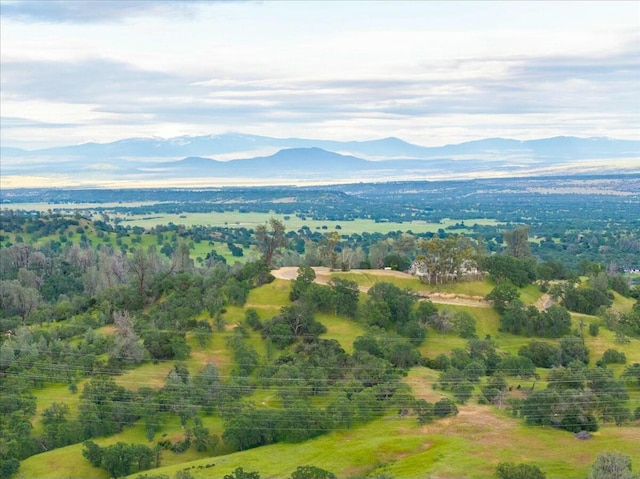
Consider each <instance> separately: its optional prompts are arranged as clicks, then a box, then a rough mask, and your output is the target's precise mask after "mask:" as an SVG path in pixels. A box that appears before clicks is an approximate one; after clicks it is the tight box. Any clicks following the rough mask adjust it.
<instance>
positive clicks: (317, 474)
mask: <svg viewBox="0 0 640 479" xmlns="http://www.w3.org/2000/svg"><path fill="white" fill-rule="evenodd" d="M291 479H337V478H336V475H335V474H334V473H332V472H329V471H326V470H324V469H321V468H319V467H317V466H298V467H297V468H296V470H295V471H293V473H291Z"/></svg>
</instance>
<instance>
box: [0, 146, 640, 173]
mask: <svg viewBox="0 0 640 479" xmlns="http://www.w3.org/2000/svg"><path fill="white" fill-rule="evenodd" d="M288 145H294V146H288ZM216 152H217V153H216ZM230 152H234V154H233V157H232V158H229V153H230ZM1 155H2V156H1V158H2V175H3V185H9V186H13V185H15V184H22V183H25V182H26V181H27V180H29V181H32V179H33V178H36V179H37V178H40V179H39V180H38V181H40V182H41V183H43V184H44V185H47V184H49V181H50V180H52V179H59V180H60V181H61V182H63V183H65V182H66V184H84V185H86V184H95V185H104V184H115V183H118V182H120V183H124V182H130V183H136V182H138V183H140V182H143V183H144V182H147V183H150V184H153V183H154V182H155V183H159V184H165V185H168V184H171V182H172V181H173V182H176V181H178V180H179V183H180V184H198V185H200V184H209V183H211V184H217V183H222V182H230V181H231V182H235V184H240V183H242V182H243V181H250V182H252V184H253V183H261V184H271V183H274V182H277V183H278V184H302V183H309V182H314V183H318V182H324V183H333V182H336V181H341V182H344V181H352V182H353V181H355V182H357V181H373V182H379V181H395V180H415V179H426V180H429V179H464V178H466V179H469V178H487V177H515V176H535V175H550V174H556V173H558V172H560V173H565V174H570V175H575V174H583V173H584V174H594V173H605V174H618V173H638V172H640V141H634V140H617V139H612V138H606V137H605V138H603V137H592V138H579V137H566V136H561V137H552V138H543V139H538V140H514V139H507V138H485V139H480V140H474V141H470V142H464V143H459V144H453V145H445V146H442V147H424V146H420V145H414V144H412V143H408V142H405V141H404V140H402V139H399V138H395V137H387V138H381V139H378V140H367V141H364V142H362V141H352V142H339V141H334V140H308V139H298V138H292V139H278V138H270V137H260V136H255V135H240V134H225V135H215V136H212V135H206V136H193V137H186V136H183V137H174V138H170V139H157V138H125V139H121V140H118V141H115V142H111V143H95V142H89V143H84V144H82V145H69V146H64V147H56V148H49V149H42V150H33V151H26V150H21V149H16V148H3V149H2V150H1ZM7 182H8V183H7ZM21 182H22V183H21Z"/></svg>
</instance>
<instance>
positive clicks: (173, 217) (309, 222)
mask: <svg viewBox="0 0 640 479" xmlns="http://www.w3.org/2000/svg"><path fill="white" fill-rule="evenodd" d="M285 216H287V217H288V219H285ZM113 218H119V219H120V220H121V221H122V224H123V225H125V226H126V225H131V226H142V227H143V228H145V229H147V228H153V227H154V226H157V225H166V224H169V223H173V224H175V225H184V226H196V225H203V226H212V227H227V228H247V229H255V227H256V226H258V225H260V224H265V223H266V222H267V221H269V219H271V218H275V219H278V220H280V221H281V222H282V223H283V224H284V226H285V228H286V230H287V231H297V230H299V229H301V228H303V227H305V226H306V227H308V228H309V229H310V230H311V231H319V232H321V233H324V232H329V231H334V230H337V231H338V232H340V234H343V235H351V234H353V233H358V234H360V233H389V232H392V231H403V232H406V231H411V232H413V233H435V232H437V231H438V230H439V229H445V230H446V228H448V227H449V226H453V225H455V224H456V223H459V220H456V219H449V218H445V219H443V220H442V221H441V222H440V223H427V222H425V221H406V222H402V223H397V222H376V221H374V220H366V219H356V220H353V221H329V220H314V219H310V218H306V219H301V218H299V217H297V216H295V215H284V214H277V213H275V212H270V213H256V212H247V213H240V212H239V211H227V212H224V213H220V212H215V211H212V212H209V213H181V214H146V215H130V214H127V215H120V214H115V213H114V214H113ZM465 224H466V225H467V226H473V225H474V224H478V225H483V226H495V225H499V224H500V223H499V222H498V221H496V220H493V219H486V218H477V219H470V220H465ZM470 231H472V230H471V229H470V228H463V229H456V230H455V232H456V233H459V232H470ZM452 232H453V231H452Z"/></svg>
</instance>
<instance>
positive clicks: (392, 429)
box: [19, 272, 640, 479]
mask: <svg viewBox="0 0 640 479" xmlns="http://www.w3.org/2000/svg"><path fill="white" fill-rule="evenodd" d="M337 276H340V277H343V278H346V279H350V280H353V281H356V282H357V283H358V284H359V285H361V286H365V287H370V286H372V285H373V284H375V283H376V282H378V281H386V282H391V283H393V284H395V285H397V286H399V287H402V288H411V289H413V290H414V291H421V292H425V293H430V292H434V291H435V292H441V293H452V294H459V295H467V296H484V295H486V294H487V293H488V292H489V291H490V290H491V288H492V285H491V283H490V282H489V281H479V282H472V283H462V284H458V285H447V286H442V287H438V288H433V287H430V286H426V285H423V284H421V283H420V282H419V281H418V280H415V279H411V278H402V277H396V276H389V275H385V273H382V274H381V275H376V274H375V273H373V272H370V273H366V274H359V273H339V274H337ZM289 288H290V284H289V282H288V281H286V280H275V281H274V282H272V283H270V284H267V285H263V286H261V287H259V288H256V289H254V290H252V291H251V292H250V294H249V297H248V299H247V302H246V305H245V307H244V308H240V307H233V306H230V307H228V308H226V311H225V313H224V315H223V319H224V321H225V324H224V325H223V326H222V328H217V327H216V325H214V324H213V320H212V319H211V318H208V316H207V314H206V313H203V316H202V317H204V318H206V319H208V321H210V322H211V324H212V326H213V329H214V330H213V336H212V338H211V340H210V341H209V343H208V344H206V345H204V346H201V345H199V344H198V342H197V341H196V340H195V338H194V337H192V336H188V338H187V340H188V344H189V345H190V346H191V354H190V357H189V359H188V360H186V361H185V363H186V365H187V366H188V369H189V371H190V372H191V374H195V373H196V372H197V371H199V370H200V369H202V367H203V366H204V365H205V364H207V363H212V364H215V365H216V366H217V368H218V370H219V372H220V376H221V378H223V379H224V380H226V379H227V378H229V376H230V375H231V372H232V370H233V369H234V367H236V366H237V365H236V364H235V362H234V359H233V357H234V356H233V354H232V351H231V350H230V349H229V345H228V344H227V341H226V338H227V337H229V335H230V334H232V330H233V328H234V327H235V326H236V325H238V324H242V323H243V322H244V315H245V310H246V308H252V309H255V310H256V311H257V312H258V315H259V317H260V319H261V320H268V319H270V318H272V317H274V316H275V315H277V314H278V312H279V311H280V308H281V307H282V306H284V305H288V304H291V303H290V300H289ZM363 296H364V295H361V301H362V300H363ZM540 296H541V292H540V291H539V289H538V288H537V287H535V286H529V287H527V288H525V289H524V290H522V294H521V297H522V299H523V300H524V301H525V302H526V303H527V304H534V303H535V302H536V301H537V300H538V299H539V298H540ZM631 304H632V303H631V302H629V301H628V300H627V299H625V298H620V297H616V302H615V307H617V308H619V309H620V310H625V311H626V310H628V309H629V308H630V307H631ZM438 307H439V309H440V311H448V312H450V313H451V314H456V313H458V312H466V313H469V314H471V315H472V316H473V318H474V319H475V320H476V330H477V335H478V337H480V338H484V337H486V336H490V337H491V338H492V339H493V340H494V341H495V343H496V345H497V348H498V352H499V353H500V354H506V353H511V354H517V352H518V350H519V348H520V347H522V346H523V345H525V344H527V343H529V342H530V341H531V339H532V338H527V337H523V336H515V335H512V334H509V333H504V332H501V331H500V330H499V326H500V318H499V315H498V314H497V313H496V311H494V310H493V309H491V308H488V307H486V305H479V307H473V306H469V305H439V306H438ZM315 317H316V320H318V321H319V322H321V323H322V324H323V325H324V326H325V327H326V329H327V331H326V332H325V333H324V334H323V335H322V336H321V337H322V338H324V339H335V340H337V341H339V343H340V344H341V346H342V347H343V348H344V350H345V351H346V352H347V353H351V352H353V342H354V340H355V339H356V338H357V337H359V336H361V335H363V334H364V332H365V331H366V328H365V326H364V325H363V324H362V323H360V322H358V321H355V320H352V319H348V318H346V317H342V316H335V315H333V314H328V313H324V314H317V315H316V316H315ZM572 321H573V325H574V327H575V328H578V327H580V324H581V322H582V323H583V325H584V324H586V327H587V328H588V325H589V324H590V323H591V322H595V321H599V320H598V318H596V317H593V316H586V315H573V316H572ZM247 341H248V343H249V344H251V345H252V346H253V347H254V348H255V349H256V351H257V352H258V354H259V355H260V356H261V357H265V356H267V355H268V354H271V353H270V352H269V349H268V347H267V346H266V344H265V342H264V340H263V339H262V337H261V335H260V334H259V333H258V332H255V331H250V332H249V337H248V339H247ZM549 341H550V342H554V341H555V340H549ZM585 342H586V345H587V346H588V347H589V349H590V364H591V365H594V364H595V361H597V360H598V359H599V358H601V357H602V354H603V353H604V351H605V350H607V349H610V348H613V349H616V350H618V351H621V352H624V353H625V355H626V357H627V364H631V363H634V362H640V340H638V339H631V340H630V341H629V342H628V343H626V344H618V343H616V342H615V334H614V333H613V332H611V331H608V330H606V329H605V328H600V332H599V334H598V335H597V336H595V337H591V336H589V335H586V336H585ZM465 345H466V340H465V339H462V338H460V337H457V336H455V335H454V334H452V333H449V334H442V333H438V332H436V331H434V330H433V329H431V328H428V331H427V337H426V339H425V341H424V342H423V343H422V344H421V345H420V347H419V350H420V352H421V354H422V355H423V356H424V357H426V358H434V357H436V356H437V355H438V354H448V353H449V352H450V351H451V349H453V348H464V347H465ZM174 364H175V361H157V362H156V363H152V362H147V363H144V364H142V365H140V366H139V367H137V368H135V369H130V370H126V371H125V372H124V373H123V374H121V375H119V376H117V377H116V382H117V383H118V384H120V385H122V386H124V387H125V388H128V389H132V390H135V389H138V388H139V387H140V386H143V385H144V386H150V387H153V388H160V387H162V385H163V384H164V381H165V378H166V376H167V374H168V372H169V371H170V370H171V369H172V368H173V367H174ZM611 369H612V370H613V371H614V373H615V375H616V377H618V376H619V375H620V373H621V372H622V371H623V370H624V365H612V366H611ZM540 372H541V373H542V374H543V377H542V378H541V380H539V381H538V382H537V385H536V388H542V387H544V386H545V378H544V375H545V374H546V371H540ZM438 375H439V372H438V371H435V370H432V369H429V368H426V367H424V366H416V367H413V368H411V369H410V370H409V371H408V372H407V374H406V376H405V377H404V378H403V379H402V381H403V382H404V383H405V384H407V385H408V386H409V387H410V388H411V390H412V392H413V394H414V395H415V397H416V398H421V399H425V400H427V401H430V402H436V401H438V400H439V399H440V398H441V397H443V396H451V395H450V393H448V392H443V391H442V390H441V389H439V388H438V387H437V382H438ZM534 382H535V381H533V380H519V379H518V380H516V379H510V380H509V383H510V385H511V386H513V387H514V389H515V387H516V385H522V386H523V387H531V386H532V385H533V384H534ZM82 386H83V384H82V383H80V384H79V385H78V387H79V391H81V390H82ZM34 394H35V395H36V397H37V412H38V413H41V412H42V411H43V410H44V409H46V408H47V407H48V406H50V405H51V404H52V403H53V402H65V403H67V404H68V405H69V406H70V408H71V413H72V415H75V414H76V413H77V406H78V400H79V399H78V395H79V393H76V394H73V393H71V391H70V390H69V388H68V386H67V385H50V386H47V387H45V388H43V389H39V390H36V391H34ZM477 394H478V387H477V386H476V389H475V392H474V398H473V399H472V400H471V401H470V402H469V403H467V404H465V405H459V406H458V407H459V414H458V415H457V416H454V417H449V418H445V419H441V420H437V421H434V422H433V423H430V424H427V425H422V426H421V425H419V424H418V422H417V421H416V418H415V417H413V416H409V417H400V416H398V415H397V414H396V413H388V414H387V415H385V416H384V417H382V418H378V419H376V420H374V421H372V422H370V423H367V424H364V425H359V426H357V427H353V428H352V429H348V430H347V429H345V430H339V431H335V432H331V433H329V434H326V435H323V436H321V437H318V438H315V439H312V440H307V441H305V442H303V443H299V444H288V443H278V444H273V445H269V446H262V447H258V448H255V449H250V450H247V451H242V452H235V453H228V452H229V448H228V447H227V446H225V445H224V444H221V445H219V446H218V448H217V449H216V451H215V455H213V456H210V455H208V454H207V453H201V452H196V451H195V449H194V448H193V447H192V448H189V449H188V450H187V451H186V452H184V453H181V454H177V453H174V452H170V451H163V452H162V467H161V468H159V469H157V470H153V471H146V473H147V474H152V473H153V474H167V475H169V476H171V477H174V476H175V474H176V473H177V472H178V471H180V470H184V469H187V470H188V471H189V473H190V474H191V475H192V476H193V477H195V478H212V477H213V478H222V477H223V476H224V475H225V474H228V473H230V472H232V471H233V470H234V469H235V468H236V467H243V468H244V469H245V470H246V471H252V470H256V471H259V472H260V474H261V477H262V478H263V479H264V478H283V477H288V476H289V475H290V474H291V472H292V471H294V470H295V468H296V467H297V466H299V465H304V464H313V465H316V466H319V467H322V468H324V469H327V470H330V471H332V472H334V473H335V474H337V476H338V477H340V478H350V477H353V478H355V477H364V476H366V477H375V476H376V475H378V474H387V475H388V476H391V477H394V478H399V479H400V478H406V479H410V478H427V477H439V478H460V477H466V478H470V479H472V478H486V477H492V476H493V474H494V471H495V467H496V465H497V464H498V463H499V462H502V461H514V462H535V463H536V464H537V465H538V466H539V467H540V468H541V469H542V470H543V471H544V472H545V473H546V475H547V478H549V479H552V478H567V479H571V478H583V477H585V476H586V475H587V473H588V469H589V465H590V464H591V463H592V462H593V461H594V459H595V457H596V455H597V454H598V453H599V452H601V451H613V450H617V451H621V452H624V453H626V454H628V455H630V456H631V457H632V460H633V465H634V468H635V469H636V470H638V469H640V450H639V449H638V447H637V442H638V441H640V424H639V422H638V420H636V421H635V422H632V423H631V424H630V425H627V426H624V427H616V426H613V425H610V424H608V425H605V426H604V427H602V428H601V429H600V430H599V431H597V432H595V433H593V438H592V439H590V440H587V441H580V440H578V439H576V438H574V436H573V434H571V433H569V432H566V431H562V430H559V429H554V428H550V427H539V426H538V427H535V426H526V425H525V424H524V421H523V420H521V419H516V418H513V417H511V416H510V415H509V414H508V412H507V411H506V410H500V409H498V408H497V407H494V406H489V405H480V404H478V403H477V400H476V397H477ZM630 395H631V400H630V403H631V404H633V405H636V406H637V405H638V404H640V388H639V387H632V388H630ZM451 397H452V396H451ZM243 401H246V402H254V403H256V404H260V405H262V407H270V408H275V407H279V405H280V402H279V399H277V397H276V396H275V395H274V393H273V391H270V390H269V389H257V390H256V391H255V392H254V394H253V395H252V396H250V397H249V398H246V399H243ZM318 402H319V403H322V402H325V403H326V402H328V399H327V398H319V399H318ZM202 419H203V422H204V425H205V426H206V427H208V428H209V429H210V430H211V432H212V433H213V434H216V435H218V436H221V435H222V433H223V430H224V429H223V427H224V424H223V422H222V420H221V419H220V418H219V417H217V416H215V417H207V416H202ZM34 426H35V428H36V430H38V428H40V427H41V424H40V423H39V418H38V419H36V420H35V421H34ZM183 437H184V429H183V428H182V427H181V426H180V422H179V420H178V418H177V417H176V416H175V415H168V414H167V415H166V417H164V419H163V424H162V428H161V430H160V432H159V433H158V436H157V437H156V438H155V439H154V440H153V441H148V440H147V438H146V437H145V430H144V426H143V424H142V422H141V421H138V422H137V423H136V424H135V425H134V426H133V427H130V428H127V429H125V430H124V431H123V432H121V433H119V434H116V435H113V436H110V437H107V438H99V439H96V440H95V442H96V443H97V444H99V445H100V446H103V447H104V446H107V445H110V444H115V443H116V442H118V441H123V442H127V443H141V444H146V445H149V446H152V445H153V444H155V443H157V441H158V440H159V439H160V438H168V439H171V440H180V439H182V438H183ZM81 451H82V445H81V444H76V445H72V446H68V447H64V448H60V449H56V450H53V451H50V452H45V453H42V454H38V455H36V456H32V457H30V458H28V459H26V460H24V461H22V463H21V466H20V473H19V474H20V475H21V477H25V478H42V479H46V478H51V479H54V478H64V477H83V478H84V477H91V478H96V479H101V478H105V479H106V478H107V477H108V474H107V473H106V472H105V471H104V470H102V469H97V468H94V467H92V466H91V465H90V464H89V462H88V461H87V460H85V459H84V458H83V457H82V453H81ZM135 476H137V474H135V475H134V476H132V477H135Z"/></svg>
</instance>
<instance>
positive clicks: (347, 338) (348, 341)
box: [315, 313, 365, 354]
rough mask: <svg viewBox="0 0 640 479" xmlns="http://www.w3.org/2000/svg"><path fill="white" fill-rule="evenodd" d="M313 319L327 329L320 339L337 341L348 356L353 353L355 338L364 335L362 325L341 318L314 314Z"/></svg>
mask: <svg viewBox="0 0 640 479" xmlns="http://www.w3.org/2000/svg"><path fill="white" fill-rule="evenodd" d="M315 318H316V320H318V321H319V322H321V323H322V324H324V325H325V326H326V328H327V332H326V333H324V334H323V335H322V336H321V338H322V339H335V340H337V341H338V342H339V343H340V346H342V349H344V350H345V351H346V352H347V353H349V354H351V353H353V342H354V341H355V340H356V338H357V337H358V336H362V335H364V334H365V329H364V327H363V326H362V324H360V323H358V322H357V321H354V320H352V319H348V318H345V317H343V316H336V315H333V314H326V313H321V314H316V316H315Z"/></svg>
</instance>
